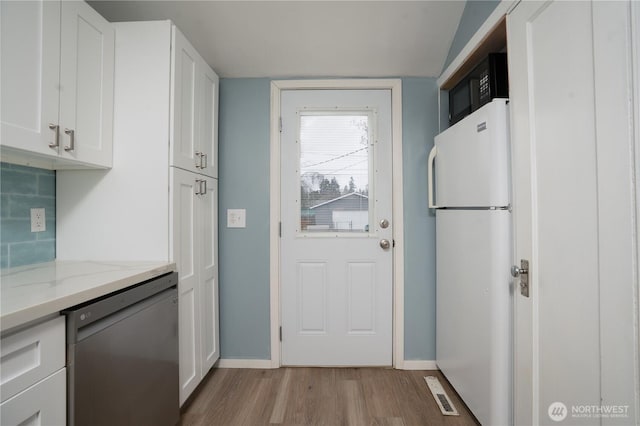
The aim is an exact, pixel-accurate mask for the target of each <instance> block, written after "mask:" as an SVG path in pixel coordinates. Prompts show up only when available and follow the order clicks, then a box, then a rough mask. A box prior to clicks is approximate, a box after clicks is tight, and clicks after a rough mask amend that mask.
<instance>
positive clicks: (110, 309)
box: [62, 272, 178, 344]
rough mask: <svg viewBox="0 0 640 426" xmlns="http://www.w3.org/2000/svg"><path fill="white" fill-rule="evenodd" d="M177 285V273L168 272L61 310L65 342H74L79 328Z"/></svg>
mask: <svg viewBox="0 0 640 426" xmlns="http://www.w3.org/2000/svg"><path fill="white" fill-rule="evenodd" d="M177 285H178V273H177V272H170V273H168V274H165V275H162V276H160V277H156V278H152V279H150V280H147V281H143V282H141V283H139V284H136V285H134V286H131V287H127V288H126V289H123V290H120V291H118V292H115V293H110V294H108V295H106V296H103V297H101V298H98V299H94V300H91V301H89V302H86V303H83V304H80V305H76V306H74V307H72V308H69V309H66V310H64V311H62V314H63V315H66V317H67V343H68V344H69V343H76V342H77V341H78V332H79V331H80V330H81V329H83V328H85V327H87V326H89V325H91V324H93V323H95V322H97V321H100V320H102V319H103V318H105V317H108V316H110V315H113V314H114V313H116V312H119V311H121V310H123V309H125V308H127V307H129V306H132V305H135V304H136V303H138V302H140V301H143V300H145V299H148V298H150V297H152V296H154V295H156V294H158V293H161V292H163V291H164V290H166V289H168V288H171V287H175V286H177Z"/></svg>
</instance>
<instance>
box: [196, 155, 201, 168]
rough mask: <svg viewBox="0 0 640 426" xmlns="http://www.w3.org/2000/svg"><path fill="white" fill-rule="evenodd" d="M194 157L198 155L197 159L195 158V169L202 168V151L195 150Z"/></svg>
mask: <svg viewBox="0 0 640 426" xmlns="http://www.w3.org/2000/svg"><path fill="white" fill-rule="evenodd" d="M195 155H196V157H198V159H197V160H196V169H201V168H202V153H201V152H199V151H196V152H195Z"/></svg>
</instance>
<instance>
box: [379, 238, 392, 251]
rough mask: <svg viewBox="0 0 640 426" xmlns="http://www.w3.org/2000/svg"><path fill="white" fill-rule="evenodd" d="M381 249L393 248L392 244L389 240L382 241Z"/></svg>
mask: <svg viewBox="0 0 640 426" xmlns="http://www.w3.org/2000/svg"><path fill="white" fill-rule="evenodd" d="M380 247H382V249H383V250H386V249H388V248H389V247H391V243H390V242H389V240H386V239H385V240H380Z"/></svg>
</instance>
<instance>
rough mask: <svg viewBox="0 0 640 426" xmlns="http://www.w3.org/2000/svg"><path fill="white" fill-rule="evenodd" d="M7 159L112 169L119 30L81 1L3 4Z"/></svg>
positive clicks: (3, 124)
mask: <svg viewBox="0 0 640 426" xmlns="http://www.w3.org/2000/svg"><path fill="white" fill-rule="evenodd" d="M0 15H1V19H2V27H1V39H2V54H1V63H2V82H1V83H2V88H1V90H2V117H1V119H0V121H1V135H2V141H1V142H2V156H3V159H4V160H6V161H12V162H17V163H21V164H27V165H34V166H38V167H44V168H49V169H65V168H85V167H100V168H108V167H111V165H112V139H113V138H112V127H113V66H114V30H113V27H112V25H111V24H110V23H109V22H107V21H106V20H105V19H104V18H103V17H102V16H100V15H99V14H98V13H97V12H96V11H95V10H93V9H92V8H91V7H90V6H89V5H88V4H86V3H84V2H81V1H63V2H58V1H29V2H18V1H15V2H14V1H3V2H1V3H0Z"/></svg>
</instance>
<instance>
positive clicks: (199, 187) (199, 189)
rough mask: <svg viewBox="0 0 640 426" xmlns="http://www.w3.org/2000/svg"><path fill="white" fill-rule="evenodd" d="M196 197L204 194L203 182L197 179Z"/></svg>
mask: <svg viewBox="0 0 640 426" xmlns="http://www.w3.org/2000/svg"><path fill="white" fill-rule="evenodd" d="M195 187H196V195H200V194H202V180H200V179H196V185H195Z"/></svg>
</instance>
